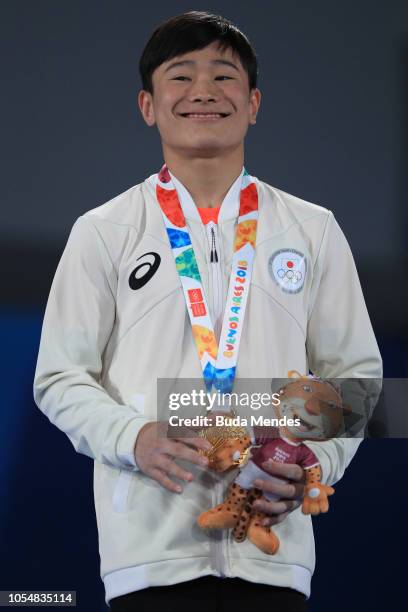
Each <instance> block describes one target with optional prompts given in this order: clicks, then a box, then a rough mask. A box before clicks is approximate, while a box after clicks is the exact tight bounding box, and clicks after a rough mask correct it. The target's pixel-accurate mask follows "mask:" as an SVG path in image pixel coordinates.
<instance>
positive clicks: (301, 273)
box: [268, 249, 307, 293]
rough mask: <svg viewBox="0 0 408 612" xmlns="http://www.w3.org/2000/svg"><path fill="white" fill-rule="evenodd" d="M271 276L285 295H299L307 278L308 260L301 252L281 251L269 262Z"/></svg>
mask: <svg viewBox="0 0 408 612" xmlns="http://www.w3.org/2000/svg"><path fill="white" fill-rule="evenodd" d="M268 269H269V274H270V275H271V277H272V278H273V280H274V281H275V282H276V284H277V285H279V287H280V288H281V289H282V291H285V293H299V291H301V290H302V289H303V285H304V283H305V278H306V270H307V260H306V257H305V256H304V255H303V253H301V252H300V251H296V250H295V249H280V250H279V251H276V253H274V254H273V255H271V257H270V258H269V261H268Z"/></svg>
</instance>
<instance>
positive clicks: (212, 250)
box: [210, 227, 218, 263]
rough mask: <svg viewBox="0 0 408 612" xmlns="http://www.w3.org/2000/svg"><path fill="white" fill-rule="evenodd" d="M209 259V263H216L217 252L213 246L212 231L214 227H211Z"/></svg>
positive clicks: (213, 235) (213, 237)
mask: <svg viewBox="0 0 408 612" xmlns="http://www.w3.org/2000/svg"><path fill="white" fill-rule="evenodd" d="M210 261H211V263H217V262H218V254H217V249H216V247H215V232H214V228H213V227H212V228H211V255H210Z"/></svg>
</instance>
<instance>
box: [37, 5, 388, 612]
mask: <svg viewBox="0 0 408 612" xmlns="http://www.w3.org/2000/svg"><path fill="white" fill-rule="evenodd" d="M140 71H141V77H142V84H143V90H142V91H141V92H140V94H139V99H138V102H139V107H140V110H141V113H142V115H143V118H144V120H145V122H146V123H147V125H149V126H157V129H158V130H159V133H160V137H161V142H162V150H163V159H162V161H161V162H160V163H159V166H158V168H157V169H156V170H157V171H156V173H154V174H152V175H151V176H150V177H148V178H147V179H146V180H144V181H143V182H142V183H140V184H138V185H135V186H133V187H131V188H130V189H128V190H127V191H125V192H124V193H122V194H120V195H118V196H117V197H115V198H114V199H112V200H110V201H109V202H107V203H105V204H103V205H101V206H98V207H96V208H93V209H92V210H89V211H88V212H86V213H85V214H83V215H82V216H80V217H79V218H78V219H77V221H76V222H75V224H74V226H73V228H72V231H71V234H70V236H69V240H68V243H67V245H66V248H65V250H64V253H63V255H62V257H61V260H60V262H59V265H58V268H57V271H56V274H55V278H54V280H53V284H52V287H51V291H50V295H49V300H48V303H47V308H46V312H45V317H44V323H43V329H42V335H41V344H40V350H39V355H38V362H37V369H36V374H35V381H34V397H35V401H36V403H37V404H38V406H39V408H40V409H41V410H42V411H43V412H44V413H45V414H46V415H47V416H48V417H49V419H50V420H51V422H53V423H54V424H55V425H56V426H57V427H58V428H59V429H61V430H62V431H64V432H65V433H66V434H67V436H68V437H69V439H70V440H71V442H72V444H73V445H74V447H75V449H76V450H77V451H78V452H80V453H84V454H86V455H88V456H89V457H92V458H93V459H94V492H95V508H96V516H97V522H98V530H99V550H100V556H101V577H102V579H103V581H104V586H105V591H106V602H107V603H110V605H111V608H112V610H113V611H114V612H119V611H123V610H134V609H136V607H137V606H139V607H138V609H143V607H142V608H140V606H143V605H145V606H150V605H157V603H159V604H160V603H162V604H163V609H166V610H167V611H172V610H178V611H181V610H187V609H188V610H190V609H191V607H192V606H194V609H197V608H198V609H203V610H204V609H205V610H224V609H227V606H228V608H229V609H230V607H231V606H234V604H235V605H242V604H244V605H251V607H252V608H253V609H256V608H257V606H264V605H265V602H267V605H268V607H270V608H271V609H276V610H278V609H279V610H302V609H304V606H305V598H306V597H307V596H308V595H309V592H310V580H311V576H312V573H313V570H314V542H313V531H312V524H311V520H310V517H308V516H305V515H303V514H302V513H301V512H300V510H299V508H298V507H299V503H300V502H299V499H300V497H301V495H302V491H303V486H304V485H303V470H302V469H301V468H300V467H299V466H296V465H290V464H289V465H288V464H278V463H277V464H274V465H273V466H265V470H266V471H269V472H270V474H272V475H275V476H281V477H282V478H283V479H285V481H286V482H283V483H282V484H276V483H275V484H272V483H271V482H267V481H261V482H257V483H255V484H254V486H257V487H259V488H260V489H262V490H264V491H265V492H269V493H270V494H275V495H278V496H279V497H280V501H276V502H272V501H270V502H262V507H261V510H262V512H264V513H266V514H267V515H268V516H269V517H270V518H269V519H266V520H267V523H268V524H265V525H263V526H262V528H264V529H268V528H269V527H270V526H271V525H274V530H275V532H276V533H277V535H280V536H281V537H280V540H281V542H282V545H281V547H280V549H279V551H278V553H277V554H276V555H274V556H268V555H266V554H264V553H263V552H262V551H260V550H259V549H257V548H256V547H254V546H253V545H252V544H251V542H249V541H244V542H242V543H239V544H238V543H236V542H234V541H233V540H231V539H230V537H229V535H228V534H221V535H219V534H218V535H217V534H213V535H211V534H208V533H206V532H203V531H202V530H200V529H199V527H198V526H197V523H196V519H197V516H198V515H199V514H200V512H201V511H202V510H204V509H206V508H210V507H212V506H214V505H215V504H217V503H219V502H220V501H222V499H223V497H224V494H225V490H226V488H227V486H228V482H229V481H228V478H225V481H223V480H218V479H216V478H215V476H214V474H213V473H212V472H211V471H210V470H208V469H207V468H206V458H205V457H203V456H202V454H201V453H200V452H199V451H200V450H204V449H206V448H208V447H209V445H208V442H206V441H205V440H204V439H201V438H198V437H191V438H184V439H178V440H174V439H168V438H166V437H165V436H164V435H160V431H161V427H162V424H161V423H158V422H157V396H156V383H157V379H159V378H170V379H172V378H174V379H175V378H202V377H204V378H205V380H206V381H207V382H208V381H210V382H211V381H215V382H214V385H215V387H217V385H218V387H220V386H221V388H222V389H230V388H232V387H233V383H234V378H237V377H241V378H264V379H269V380H270V379H271V378H274V377H279V378H284V377H286V376H287V372H288V371H289V370H297V371H298V372H302V373H308V372H309V371H311V372H313V373H314V374H316V375H318V376H321V377H361V378H363V377H364V378H365V377H367V378H369V377H372V378H379V377H381V358H380V354H379V351H378V347H377V344H376V341H375V338H374V334H373V331H372V328H371V324H370V320H369V317H368V314H367V310H366V307H365V304H364V299H363V296H362V292H361V288H360V284H359V281H358V277H357V273H356V269H355V265H354V262H353V257H352V254H351V252H350V249H349V247H348V244H347V242H346V239H345V237H344V235H343V233H342V232H341V230H340V228H339V226H338V224H337V223H336V221H335V219H334V217H333V214H332V213H331V212H330V211H329V210H327V209H326V208H323V207H321V206H317V205H314V204H311V203H309V202H306V201H304V200H301V199H299V198H297V197H294V196H292V195H290V194H288V193H285V192H283V191H281V190H279V189H277V188H275V187H272V186H271V185H269V184H268V183H266V182H264V181H262V180H260V179H258V178H257V177H256V176H253V175H252V174H251V173H250V172H249V170H250V169H249V168H248V170H247V169H246V168H245V167H244V138H245V135H246V133H247V130H248V128H249V126H252V125H254V124H255V123H256V117H257V113H258V109H259V106H260V100H261V94H260V91H259V89H258V88H257V62H256V56H255V53H254V50H253V48H252V47H251V45H250V43H249V42H248V40H247V38H246V37H245V36H244V34H242V32H240V31H239V30H238V29H237V28H236V27H235V26H234V25H232V24H231V23H230V22H229V21H227V20H226V19H224V18H223V17H220V16H215V15H211V14H207V13H201V12H190V13H186V14H182V15H179V16H177V17H174V18H172V19H169V20H168V21H166V22H164V23H162V24H161V25H160V26H159V27H158V28H157V29H156V31H155V32H154V33H153V35H152V36H151V38H150V40H149V42H148V43H147V46H146V48H145V50H144V52H143V55H142V58H141V61H140ZM140 145H141V143H139V147H140ZM141 148H142V147H141ZM239 279H241V281H242V282H241V281H239ZM230 286H231V291H232V293H231V292H230V291H229V287H230ZM232 296H235V297H238V298H240V299H239V300H238V302H236V301H235V302H234V301H232ZM237 305H238V307H237ZM232 308H236V310H235V311H232V310H231V309H232ZM231 312H234V315H235V317H236V319H233V323H234V324H235V325H230V323H231V318H230V317H229V315H230V313H231ZM225 313H226V316H225V320H224V314H225ZM231 329H234V331H235V333H234V334H232V332H231V333H230V330H231ZM232 340H233V341H232ZM218 347H220V348H219V349H218ZM158 434H159V435H158ZM308 445H309V446H310V448H311V449H312V450H313V452H314V453H315V455H316V456H317V458H318V460H319V462H320V464H321V466H322V472H323V479H322V482H323V483H324V484H327V485H332V484H333V483H335V482H337V481H338V480H339V479H340V478H341V477H342V475H343V473H344V471H345V469H346V467H347V465H348V464H349V462H350V460H351V459H352V457H353V455H354V453H355V451H356V449H357V446H358V441H357V440H353V439H334V440H330V441H326V442H321V443H308ZM181 483H183V486H181ZM220 483H221V484H220ZM270 497H272V495H271V496H270ZM221 578H224V580H222V579H221Z"/></svg>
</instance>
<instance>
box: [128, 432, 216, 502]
mask: <svg viewBox="0 0 408 612" xmlns="http://www.w3.org/2000/svg"><path fill="white" fill-rule="evenodd" d="M167 427H168V423H167V422H162V423H157V422H150V423H146V425H144V426H143V427H142V429H141V430H140V431H139V435H138V436H137V439H136V444H135V451H134V452H135V459H136V463H137V465H138V467H139V469H140V471H141V472H143V473H144V474H146V475H147V476H149V477H150V478H153V480H156V481H157V482H158V483H159V484H161V485H162V486H163V487H164V488H165V489H167V490H168V491H171V492H172V493H181V492H182V491H183V489H182V487H181V486H180V485H179V484H178V483H176V482H174V480H172V479H171V478H170V476H175V477H176V478H179V479H180V480H184V481H185V482H191V481H192V480H193V478H194V477H193V474H192V473H191V472H188V471H187V470H184V469H183V468H182V467H180V466H179V465H178V464H177V463H176V462H175V461H174V460H173V458H176V459H184V460H186V461H190V462H191V463H195V464H196V465H199V466H201V467H206V466H207V465H208V459H207V457H205V456H204V455H200V454H199V453H198V449H200V450H203V451H206V450H209V449H210V448H211V444H210V443H209V442H208V441H207V440H206V439H205V438H199V437H198V436H194V435H193V436H192V437H183V438H168V437H167ZM192 434H194V432H192Z"/></svg>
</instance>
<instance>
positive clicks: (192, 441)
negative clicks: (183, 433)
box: [177, 436, 213, 451]
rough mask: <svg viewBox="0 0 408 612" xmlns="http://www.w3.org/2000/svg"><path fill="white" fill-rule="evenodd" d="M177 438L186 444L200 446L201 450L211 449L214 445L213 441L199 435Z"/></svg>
mask: <svg viewBox="0 0 408 612" xmlns="http://www.w3.org/2000/svg"><path fill="white" fill-rule="evenodd" d="M177 440H178V442H181V443H183V444H185V445H188V446H193V447H194V448H198V449H199V450H203V451H209V450H211V449H212V447H213V446H212V444H211V442H209V441H208V440H206V438H201V437H199V436H194V437H185V438H177Z"/></svg>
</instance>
